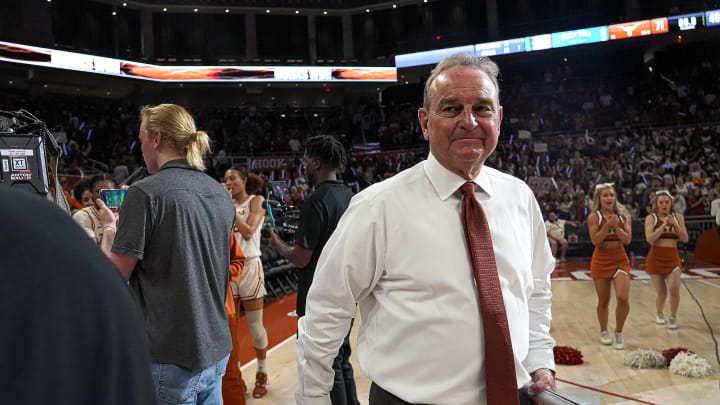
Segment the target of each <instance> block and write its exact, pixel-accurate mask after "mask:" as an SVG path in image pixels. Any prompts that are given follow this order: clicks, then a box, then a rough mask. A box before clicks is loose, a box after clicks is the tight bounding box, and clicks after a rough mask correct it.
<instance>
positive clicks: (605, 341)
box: [600, 330, 612, 345]
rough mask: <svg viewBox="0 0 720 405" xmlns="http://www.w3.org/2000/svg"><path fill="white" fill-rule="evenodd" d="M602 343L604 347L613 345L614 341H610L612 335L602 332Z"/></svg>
mask: <svg viewBox="0 0 720 405" xmlns="http://www.w3.org/2000/svg"><path fill="white" fill-rule="evenodd" d="M600 343H602V344H604V345H611V344H612V339H610V334H609V333H608V331H606V330H604V331H602V332H600Z"/></svg>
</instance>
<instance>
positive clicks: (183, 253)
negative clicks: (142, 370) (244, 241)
mask: <svg viewBox="0 0 720 405" xmlns="http://www.w3.org/2000/svg"><path fill="white" fill-rule="evenodd" d="M234 220H235V205H234V204H233V202H232V199H231V197H230V195H229V194H228V192H227V191H226V190H225V189H224V188H223V187H222V186H221V185H220V184H219V183H218V182H217V181H215V180H213V179H212V178H210V177H209V176H207V175H206V174H204V173H202V172H200V171H199V170H196V169H193V168H192V167H190V166H189V165H188V163H187V162H186V161H185V160H173V161H170V162H168V163H166V164H165V165H163V167H162V168H161V169H160V171H158V172H157V173H156V174H154V175H152V176H150V177H148V178H145V179H143V180H141V181H139V182H137V183H134V184H133V185H132V186H131V187H130V188H129V189H128V191H127V194H126V196H125V201H124V202H123V204H122V207H121V208H120V223H119V225H118V233H117V236H116V237H115V242H114V244H113V247H112V251H113V252H114V253H118V254H123V255H126V256H132V257H135V258H137V259H138V263H137V266H136V267H135V270H134V271H133V275H132V277H131V279H130V285H131V286H132V288H133V290H134V291H135V293H136V294H137V295H138V299H139V300H140V304H141V306H142V308H143V311H144V313H145V327H146V329H147V333H148V337H149V340H150V346H151V356H152V361H153V362H155V363H170V364H176V365H179V366H182V367H186V368H190V369H206V368H208V367H210V366H212V365H214V364H216V363H217V362H219V361H220V360H222V359H223V358H224V357H225V356H227V355H228V353H230V350H231V349H232V342H231V340H230V330H229V329H228V323H227V322H228V321H227V315H226V313H225V297H226V295H227V289H228V282H229V269H230V232H231V231H232V225H233V222H234Z"/></svg>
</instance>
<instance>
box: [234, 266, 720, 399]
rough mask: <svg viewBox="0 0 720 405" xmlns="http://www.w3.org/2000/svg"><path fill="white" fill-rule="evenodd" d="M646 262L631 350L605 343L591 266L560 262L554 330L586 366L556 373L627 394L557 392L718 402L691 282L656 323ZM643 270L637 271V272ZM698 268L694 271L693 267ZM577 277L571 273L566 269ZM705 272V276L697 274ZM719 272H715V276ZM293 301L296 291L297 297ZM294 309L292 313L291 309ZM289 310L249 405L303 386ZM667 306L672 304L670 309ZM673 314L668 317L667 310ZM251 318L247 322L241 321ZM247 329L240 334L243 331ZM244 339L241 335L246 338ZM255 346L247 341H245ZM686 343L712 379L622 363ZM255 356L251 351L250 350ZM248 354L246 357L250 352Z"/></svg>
mask: <svg viewBox="0 0 720 405" xmlns="http://www.w3.org/2000/svg"><path fill="white" fill-rule="evenodd" d="M642 268H644V263H643V261H642V259H639V260H636V261H635V262H634V263H633V270H635V271H634V272H633V280H632V281H631V287H630V305H631V308H630V316H629V317H628V320H627V323H626V326H625V332H624V337H625V350H614V349H613V348H612V347H611V346H603V345H601V344H600V343H599V327H598V324H597V320H596V315H595V305H596V295H595V290H594V288H593V284H592V282H591V281H587V280H584V278H583V277H582V274H583V271H584V270H585V269H589V263H588V262H586V261H584V262H570V263H561V264H559V265H558V268H557V269H556V273H555V275H554V278H556V280H554V282H553V287H552V289H553V323H552V325H553V328H552V335H553V337H554V338H555V340H556V341H557V344H558V345H563V346H572V347H574V348H577V349H579V350H581V351H582V353H583V355H584V360H585V364H583V365H577V366H558V368H557V377H558V378H560V379H562V380H566V381H568V382H572V383H575V384H580V385H582V386H586V387H591V388H594V389H596V390H600V391H602V392H607V393H611V394H617V395H620V396H624V397H627V398H628V399H624V398H622V397H618V396H613V395H610V394H605V393H602V392H597V391H593V390H591V389H588V388H581V387H578V386H576V385H572V384H568V383H563V382H559V383H558V390H559V391H560V392H561V393H564V394H567V395H568V396H571V397H573V398H575V399H576V400H578V402H581V403H584V404H636V403H643V402H637V401H635V400H633V399H637V400H641V401H645V402H644V403H652V404H683V405H690V404H692V405H694V404H720V390H719V388H718V387H719V384H718V378H719V376H720V373H718V364H717V361H716V360H715V349H714V343H713V341H712V339H711V337H710V333H709V331H708V328H707V326H706V325H705V322H704V321H703V319H702V316H701V315H700V310H699V308H698V306H697V305H696V304H695V302H694V301H693V300H692V299H691V297H690V295H689V294H688V292H687V290H686V289H685V287H681V302H680V310H679V312H678V324H679V329H677V330H669V329H667V327H665V326H659V325H656V324H655V323H654V316H655V304H654V303H655V291H654V289H653V287H652V285H651V283H650V281H649V280H647V279H645V277H646V274H645V273H644V271H642ZM636 269H637V270H636ZM705 269H706V270H704V272H703V270H700V272H699V273H695V272H692V271H689V272H686V274H684V279H685V282H686V283H687V285H688V287H689V288H690V289H691V290H692V292H693V294H694V295H695V296H696V297H697V298H698V300H700V302H701V304H702V306H703V309H704V311H705V315H706V316H707V319H708V320H709V321H710V324H711V325H712V327H713V329H714V331H715V333H716V337H718V338H720V268H716V266H715V268H713V267H712V266H707V267H705ZM691 270H692V269H691ZM564 273H569V274H574V275H576V276H577V277H567V276H566V275H567V274H564ZM698 274H701V275H703V276H698ZM713 276H715V277H713ZM292 300H294V296H293V297H292ZM292 300H290V299H286V300H285V301H284V302H282V303H278V304H276V302H273V303H271V304H269V305H268V307H273V306H282V307H283V311H278V310H270V308H268V309H267V310H266V316H265V318H266V324H268V323H269V322H268V321H269V319H268V315H267V314H268V313H274V314H275V315H274V316H278V315H277V314H278V313H281V312H284V310H285V309H287V308H289V306H290V305H291V302H292ZM613 311H614V302H611V311H610V313H611V315H610V323H609V326H610V329H611V330H612V327H613V326H614V314H613ZM287 312H290V311H287ZM287 312H285V313H284V314H283V315H282V317H284V319H281V320H277V319H276V320H274V321H271V322H270V323H272V322H280V323H282V324H284V325H286V326H285V327H283V329H285V330H286V333H285V335H283V336H281V337H278V336H273V330H272V329H271V327H270V326H268V334H270V336H271V345H272V341H275V342H279V341H280V340H283V339H281V338H285V337H288V338H289V339H287V340H285V341H284V343H280V344H277V345H276V346H275V347H274V348H273V349H271V352H270V354H269V355H268V370H269V374H268V377H269V380H270V386H269V387H268V388H269V394H268V395H267V396H266V397H265V398H261V399H254V398H250V397H249V396H248V404H273V405H285V404H294V403H295V402H294V400H293V394H294V392H295V389H296V387H297V371H296V366H295V336H294V331H293V333H289V334H288V333H287V329H288V328H287V325H288V324H290V325H294V324H295V322H296V320H297V318H295V317H293V316H291V315H288V314H287ZM667 312H668V309H666V313H667ZM666 316H667V314H666ZM243 324H245V322H241V325H243ZM356 331H357V327H354V328H353V334H352V336H351V342H352V345H353V347H355V344H356V342H357V332H356ZM242 333H243V332H241V334H242ZM241 336H242V335H241ZM246 341H247V343H246V344H248V345H249V344H250V341H249V338H246ZM678 346H683V347H687V348H689V349H690V350H692V351H694V352H695V353H697V354H698V355H699V356H702V357H704V358H705V359H707V360H708V361H709V362H710V364H711V365H712V366H713V368H714V374H713V376H712V377H710V378H707V379H692V378H687V377H681V376H677V375H673V374H670V372H669V371H668V370H667V369H663V370H634V369H631V368H629V367H627V366H625V365H623V361H624V356H625V355H626V354H627V353H628V352H630V351H632V350H635V349H638V348H654V349H656V350H661V351H662V350H665V349H668V348H671V347H678ZM248 353H249V352H248ZM247 356H248V355H245V357H247ZM353 366H354V367H355V372H356V374H355V377H356V383H357V388H358V396H359V397H360V401H361V403H362V404H367V397H368V392H369V389H370V381H369V380H368V378H367V377H366V376H365V375H364V373H363V372H362V370H360V368H359V367H358V366H357V363H356V361H355V358H354V355H353ZM255 369H256V365H255V362H254V361H251V362H249V363H247V364H245V365H244V367H243V374H244V377H245V381H246V382H247V383H248V385H249V386H252V384H253V383H254V375H255Z"/></svg>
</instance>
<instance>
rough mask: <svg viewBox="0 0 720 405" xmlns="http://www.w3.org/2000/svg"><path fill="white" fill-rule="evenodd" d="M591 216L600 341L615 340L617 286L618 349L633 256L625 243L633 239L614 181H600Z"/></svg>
mask: <svg viewBox="0 0 720 405" xmlns="http://www.w3.org/2000/svg"><path fill="white" fill-rule="evenodd" d="M591 210H592V212H591V213H590V215H589V216H588V228H589V231H590V240H591V241H592V243H593V245H595V250H594V251H593V255H592V259H591V261H590V276H591V277H592V278H593V282H594V283H595V292H597V295H598V304H597V317H598V322H599V323H600V343H602V344H604V345H610V344H612V338H611V337H610V333H608V330H607V328H608V312H609V308H610V292H611V289H612V287H613V286H614V287H615V302H616V307H615V349H622V348H624V343H623V335H622V331H623V326H624V325H625V320H626V319H627V316H628V313H629V312H630V302H629V296H630V259H628V256H627V253H625V248H624V247H623V245H627V244H629V243H630V240H631V239H632V228H631V224H630V222H631V219H630V215H628V213H627V210H625V207H623V206H622V205H621V204H619V203H618V202H617V197H616V195H615V188H613V184H612V183H604V184H598V185H597V186H595V194H594V195H593V203H592V208H591Z"/></svg>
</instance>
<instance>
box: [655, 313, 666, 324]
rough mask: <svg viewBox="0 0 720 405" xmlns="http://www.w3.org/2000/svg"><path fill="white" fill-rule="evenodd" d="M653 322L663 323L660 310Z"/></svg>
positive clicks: (663, 319)
mask: <svg viewBox="0 0 720 405" xmlns="http://www.w3.org/2000/svg"><path fill="white" fill-rule="evenodd" d="M655 323H656V324H658V325H665V318H664V317H663V314H662V312H660V313H658V314H657V315H656V316H655Z"/></svg>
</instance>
